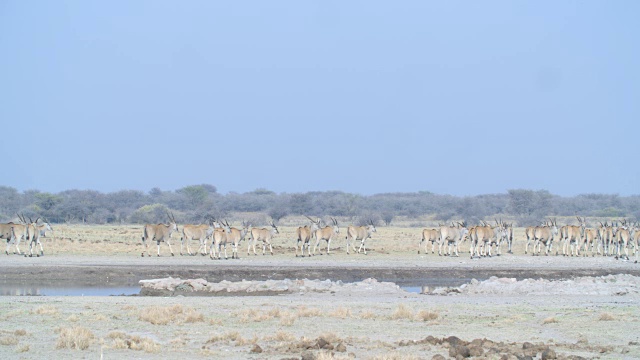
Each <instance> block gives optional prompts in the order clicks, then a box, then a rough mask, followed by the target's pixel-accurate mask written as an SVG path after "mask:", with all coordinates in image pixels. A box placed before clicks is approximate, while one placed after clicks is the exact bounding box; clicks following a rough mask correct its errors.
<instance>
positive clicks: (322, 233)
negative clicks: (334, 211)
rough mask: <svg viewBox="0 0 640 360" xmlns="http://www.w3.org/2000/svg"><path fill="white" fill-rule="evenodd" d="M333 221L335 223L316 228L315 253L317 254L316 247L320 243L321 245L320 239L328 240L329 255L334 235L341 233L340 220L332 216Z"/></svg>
mask: <svg viewBox="0 0 640 360" xmlns="http://www.w3.org/2000/svg"><path fill="white" fill-rule="evenodd" d="M331 223H332V224H333V225H328V226H325V227H323V228H320V229H318V230H316V232H315V235H314V236H315V238H316V245H315V246H314V247H313V255H315V254H316V249H317V248H318V245H320V240H326V241H327V255H329V252H330V246H331V239H333V237H334V236H336V235H337V234H339V233H340V228H339V227H338V220H336V219H334V218H331ZM320 255H322V250H320Z"/></svg>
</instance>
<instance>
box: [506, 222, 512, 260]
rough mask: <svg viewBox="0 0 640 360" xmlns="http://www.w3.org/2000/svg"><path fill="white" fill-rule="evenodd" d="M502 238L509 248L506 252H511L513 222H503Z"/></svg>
mask: <svg viewBox="0 0 640 360" xmlns="http://www.w3.org/2000/svg"><path fill="white" fill-rule="evenodd" d="M504 232H505V234H504V240H505V241H506V242H507V246H508V248H509V250H508V251H507V253H509V254H513V248H512V246H513V223H508V224H507V223H505V224H504Z"/></svg>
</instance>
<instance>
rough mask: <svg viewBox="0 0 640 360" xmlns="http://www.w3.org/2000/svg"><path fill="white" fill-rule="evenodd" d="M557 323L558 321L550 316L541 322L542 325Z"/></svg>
mask: <svg viewBox="0 0 640 360" xmlns="http://www.w3.org/2000/svg"><path fill="white" fill-rule="evenodd" d="M557 322H558V320H556V318H554V317H553V316H552V317H548V318H546V319H544V320H542V325H547V324H555V323H557Z"/></svg>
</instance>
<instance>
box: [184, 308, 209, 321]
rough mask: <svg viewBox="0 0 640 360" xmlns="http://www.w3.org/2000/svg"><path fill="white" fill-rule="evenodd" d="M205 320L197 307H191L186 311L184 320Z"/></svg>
mask: <svg viewBox="0 0 640 360" xmlns="http://www.w3.org/2000/svg"><path fill="white" fill-rule="evenodd" d="M201 321H204V316H203V315H202V313H201V312H199V311H197V310H196V309H193V308H189V309H187V310H186V311H185V312H184V322H186V323H195V322H201Z"/></svg>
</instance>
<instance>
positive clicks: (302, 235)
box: [296, 215, 320, 257]
mask: <svg viewBox="0 0 640 360" xmlns="http://www.w3.org/2000/svg"><path fill="white" fill-rule="evenodd" d="M305 216H306V215H305ZM307 219H309V221H311V226H309V225H305V226H300V227H298V228H297V229H296V235H297V236H298V239H297V241H296V257H298V247H300V256H302V257H304V247H305V246H306V247H307V252H308V254H309V257H311V238H312V237H313V236H314V235H315V233H316V230H318V229H320V219H317V220H313V219H312V218H310V217H308V216H307Z"/></svg>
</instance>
